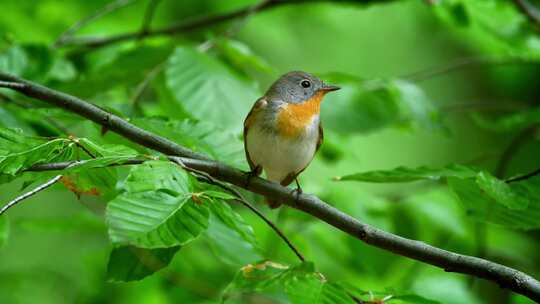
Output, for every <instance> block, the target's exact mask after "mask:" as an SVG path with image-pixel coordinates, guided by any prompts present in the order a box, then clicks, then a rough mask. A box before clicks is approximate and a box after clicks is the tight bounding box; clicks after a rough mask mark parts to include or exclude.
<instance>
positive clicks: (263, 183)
mask: <svg viewBox="0 0 540 304" xmlns="http://www.w3.org/2000/svg"><path fill="white" fill-rule="evenodd" d="M0 81H9V82H17V83H21V84H24V86H23V87H16V88H14V89H15V90H16V91H19V92H20V93H23V94H25V95H27V96H29V97H34V98H38V99H40V100H42V101H45V102H48V103H50V104H52V105H55V106H58V107H61V108H64V109H66V110H68V111H71V112H74V113H77V114H79V115H81V116H83V117H85V118H87V119H90V120H92V121H94V122H96V123H98V124H101V125H102V126H105V127H107V128H108V129H110V130H112V131H114V132H117V133H119V134H121V135H123V136H124V137H126V138H128V139H130V140H132V141H134V142H136V143H139V144H141V145H143V146H146V147H148V148H151V149H154V150H157V151H159V152H162V153H164V154H168V155H178V156H183V157H180V158H179V160H180V161H181V162H182V163H183V164H184V165H185V166H187V167H189V168H192V169H196V170H199V171H203V172H206V173H207V174H209V175H210V176H212V177H213V178H215V179H217V180H220V181H224V182H228V183H231V184H234V185H236V186H239V187H241V188H245V189H247V190H249V191H252V192H254V193H258V194H261V195H264V196H268V197H272V198H274V199H277V200H280V201H281V202H283V203H284V204H286V205H288V206H290V207H292V208H296V209H298V210H301V211H304V212H306V213H308V214H311V215H313V216H314V217H316V218H318V219H320V220H322V221H324V222H326V223H328V224H330V225H331V226H333V227H335V228H337V229H339V230H341V231H343V232H345V233H347V234H349V235H351V236H353V237H355V238H357V239H359V240H361V241H363V242H365V243H367V244H370V245H372V246H375V247H378V248H381V249H384V250H387V251H390V252H393V253H395V254H398V255H402V256H406V257H409V258H412V259H415V260H418V261H422V262H424V263H427V264H430V265H434V266H437V267H440V268H442V269H444V270H445V271H449V272H458V273H463V274H468V275H472V276H475V277H478V278H483V279H487V280H490V281H493V282H496V283H498V284H499V285H500V286H501V287H505V288H508V289H510V290H512V291H514V292H516V293H519V294H522V295H525V296H527V297H529V298H530V299H532V300H535V301H540V282H539V281H537V280H536V279H534V278H533V277H531V276H529V275H527V274H525V273H523V272H521V271H518V270H516V269H513V268H510V267H507V266H504V265H501V264H498V263H494V262H491V261H488V260H485V259H480V258H477V257H473V256H467V255H461V254H458V253H454V252H451V251H447V250H443V249H440V248H437V247H434V246H431V245H428V244H426V243H423V242H420V241H415V240H410V239H407V238H403V237H400V236H398V235H395V234H392V233H388V232H386V231H383V230H381V229H378V228H375V227H372V226H370V225H367V224H365V223H362V222H360V221H359V220H357V219H355V218H353V217H351V216H350V215H348V214H345V213H343V212H342V211H340V210H338V209H336V208H334V207H332V206H330V205H329V204H327V203H325V202H323V201H322V200H320V199H319V198H318V197H316V196H313V195H308V194H301V195H297V194H296V193H292V192H291V190H290V189H288V188H286V187H282V186H280V185H279V184H277V183H273V182H270V181H268V180H265V179H262V178H258V177H253V178H251V179H250V182H249V183H247V180H248V177H249V175H248V174H247V173H245V172H242V171H240V170H238V169H235V168H232V167H229V166H227V165H225V164H222V163H219V162H216V161H213V160H210V159H208V158H207V157H204V156H202V155H200V154H196V153H194V152H192V151H191V150H189V149H186V148H184V147H182V146H180V145H178V144H176V143H174V142H172V141H170V140H167V139H165V138H162V137H160V136H158V135H155V134H152V133H150V132H148V131H145V130H143V129H141V128H138V127H136V126H133V125H131V124H130V123H128V122H126V121H125V120H123V119H121V118H120V117H118V116H115V115H112V114H110V113H108V112H106V111H103V110H102V109H100V108H98V107H96V106H94V105H92V104H90V103H87V102H85V101H83V100H81V99H78V98H76V97H73V96H71V95H67V94H65V93H61V92H57V91H54V90H51V89H48V88H46V87H43V86H41V85H38V84H35V83H33V82H30V81H28V80H23V79H19V78H17V77H15V76H12V75H9V74H5V73H0Z"/></svg>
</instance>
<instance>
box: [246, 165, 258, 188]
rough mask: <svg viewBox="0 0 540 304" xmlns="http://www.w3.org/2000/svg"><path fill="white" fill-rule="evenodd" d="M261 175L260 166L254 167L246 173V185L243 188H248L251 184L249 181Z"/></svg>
mask: <svg viewBox="0 0 540 304" xmlns="http://www.w3.org/2000/svg"><path fill="white" fill-rule="evenodd" d="M261 173H262V167H261V166H260V165H258V166H255V168H253V169H252V170H251V171H249V172H247V178H246V183H245V184H244V188H247V187H249V185H250V184H251V179H252V178H253V177H255V176H259V175H261Z"/></svg>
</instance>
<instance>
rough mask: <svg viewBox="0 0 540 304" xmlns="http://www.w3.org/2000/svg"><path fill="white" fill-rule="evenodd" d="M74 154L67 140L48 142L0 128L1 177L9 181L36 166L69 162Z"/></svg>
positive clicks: (60, 139) (59, 139)
mask: <svg viewBox="0 0 540 304" xmlns="http://www.w3.org/2000/svg"><path fill="white" fill-rule="evenodd" d="M72 153H73V144H72V143H70V141H69V140H67V139H63V138H58V139H52V140H47V139H45V138H38V137H31V136H26V135H24V134H22V133H21V132H18V131H17V130H12V129H3V128H0V175H4V176H6V177H7V178H8V179H9V178H12V177H15V176H16V175H18V174H20V173H21V172H22V171H24V170H25V169H28V168H30V167H31V166H33V165H36V164H40V163H49V162H55V161H64V160H67V159H69V158H70V157H71V155H72Z"/></svg>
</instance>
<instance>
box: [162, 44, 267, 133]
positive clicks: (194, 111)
mask: <svg viewBox="0 0 540 304" xmlns="http://www.w3.org/2000/svg"><path fill="white" fill-rule="evenodd" d="M166 75H167V85H168V87H169V90H170V91H171V92H172V93H173V95H174V96H175V101H176V103H177V104H178V105H180V106H181V107H182V108H183V109H185V110H186V111H187V112H188V113H190V114H191V115H192V116H193V118H196V119H199V120H201V121H203V122H212V123H214V124H216V125H219V126H220V127H221V128H223V129H227V130H234V131H238V132H239V131H240V130H241V129H242V124H241V121H242V119H243V118H244V117H245V115H246V114H247V113H248V110H249V107H250V106H251V105H252V104H253V103H254V102H255V100H256V99H257V98H258V97H259V96H258V95H259V94H258V92H257V89H256V88H255V86H254V85H253V84H252V83H248V82H247V81H245V80H243V79H241V78H239V77H238V76H237V75H235V74H234V73H233V72H231V71H230V70H229V69H228V68H227V67H226V66H225V65H223V64H222V63H221V62H220V61H218V60H217V59H215V58H213V57H211V56H210V55H208V54H204V53H200V52H197V51H196V50H194V49H192V48H188V47H178V48H177V49H176V50H175V51H174V54H173V55H172V56H171V57H170V59H169V62H168V67H167V70H166Z"/></svg>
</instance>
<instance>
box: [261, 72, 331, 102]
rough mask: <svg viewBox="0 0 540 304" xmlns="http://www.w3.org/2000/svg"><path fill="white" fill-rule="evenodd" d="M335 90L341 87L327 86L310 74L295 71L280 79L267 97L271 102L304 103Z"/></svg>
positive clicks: (273, 85)
mask: <svg viewBox="0 0 540 304" xmlns="http://www.w3.org/2000/svg"><path fill="white" fill-rule="evenodd" d="M335 90H339V87H337V86H333V85H327V84H325V83H324V82H323V81H322V80H321V79H319V78H318V77H315V76H313V75H311V74H309V73H306V72H301V71H293V72H289V73H287V74H284V75H283V76H281V77H279V79H278V80H276V82H274V83H273V84H272V86H271V87H270V88H269V89H268V91H267V92H266V94H265V96H266V97H267V98H269V99H270V100H282V101H284V102H288V103H302V102H304V101H308V100H310V99H311V98H312V97H313V96H315V95H316V94H317V93H319V92H323V93H327V92H331V91H335Z"/></svg>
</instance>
